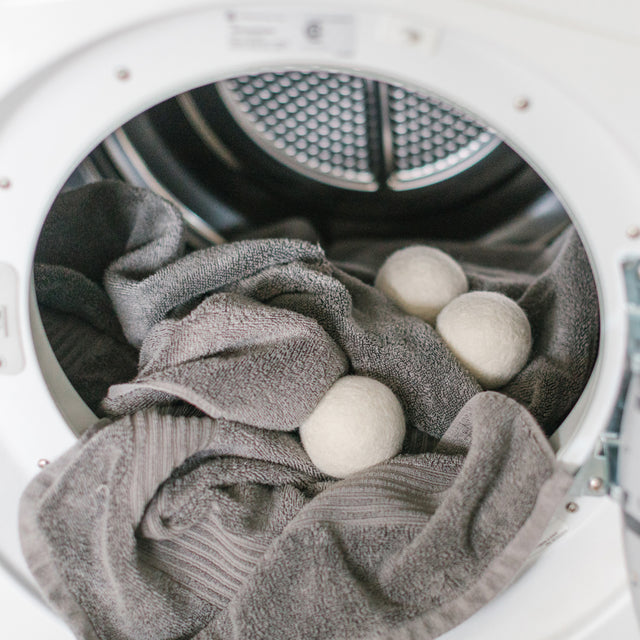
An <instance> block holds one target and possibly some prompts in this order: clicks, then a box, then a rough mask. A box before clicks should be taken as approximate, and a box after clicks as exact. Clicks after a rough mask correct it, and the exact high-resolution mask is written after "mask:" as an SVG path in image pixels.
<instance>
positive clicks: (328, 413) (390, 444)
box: [300, 376, 405, 478]
mask: <svg viewBox="0 0 640 640" xmlns="http://www.w3.org/2000/svg"><path fill="white" fill-rule="evenodd" d="M404 436H405V419H404V413H403V411H402V406H401V405H400V402H399V401H398V399H397V398H396V396H395V395H394V393H393V391H391V389H389V387H387V386H386V385H384V384H382V383H381V382H378V381H377V380H373V379H372V378H367V377H363V376H345V377H343V378H340V379H339V380H338V381H337V382H336V383H335V384H334V385H333V386H332V387H330V389H329V390H328V391H327V392H326V393H325V395H324V396H323V397H322V398H321V399H320V402H319V403H318V405H317V406H316V408H315V409H314V411H313V412H312V413H311V415H310V416H309V417H308V418H307V419H306V420H305V422H304V423H303V424H302V426H301V427H300V439H301V441H302V446H303V447H304V449H305V451H306V452H307V454H308V455H309V458H311V461H312V462H313V464H314V465H315V466H316V467H317V468H318V469H319V470H320V471H322V472H323V473H326V474H327V475H330V476H333V477H335V478H344V477H346V476H348V475H350V474H352V473H355V472H356V471H360V470H362V469H366V468H367V467H370V466H372V465H374V464H378V463H379V462H383V461H384V460H388V459H389V458H392V457H393V456H395V455H396V454H398V453H400V450H401V448H402V442H403V440H404Z"/></svg>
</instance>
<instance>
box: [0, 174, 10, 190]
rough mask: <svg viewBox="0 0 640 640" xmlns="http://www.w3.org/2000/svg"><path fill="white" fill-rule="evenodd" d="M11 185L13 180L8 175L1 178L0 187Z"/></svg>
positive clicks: (5, 187) (7, 187)
mask: <svg viewBox="0 0 640 640" xmlns="http://www.w3.org/2000/svg"><path fill="white" fill-rule="evenodd" d="M10 187H11V180H9V178H7V177H6V176H3V177H2V178H0V189H9V188H10Z"/></svg>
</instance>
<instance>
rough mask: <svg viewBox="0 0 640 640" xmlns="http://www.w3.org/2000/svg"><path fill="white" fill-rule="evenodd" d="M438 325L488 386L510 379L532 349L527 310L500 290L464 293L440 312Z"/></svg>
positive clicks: (464, 361) (458, 356)
mask: <svg viewBox="0 0 640 640" xmlns="http://www.w3.org/2000/svg"><path fill="white" fill-rule="evenodd" d="M436 329H437V331H438V333H439V334H440V335H441V336H442V338H443V340H444V341H445V342H446V343H447V345H448V347H449V348H450V349H451V351H453V353H454V354H455V356H456V357H457V358H458V360H460V362H461V363H462V364H463V365H464V366H465V367H466V368H467V369H468V370H469V371H470V372H471V373H472V374H473V375H474V376H475V377H476V378H477V380H478V382H479V383H480V384H481V385H482V386H483V387H484V388H485V389H497V388H498V387H501V386H502V385H504V384H506V383H507V382H509V380H511V378H513V376H515V375H516V373H518V371H520V369H522V367H524V365H525V364H526V363H527V360H528V358H529V352H530V351H531V326H530V325H529V320H528V319H527V316H526V314H525V313H524V311H523V310H522V309H521V308H520V307H519V306H518V304H517V303H516V302H514V301H513V300H511V298H507V296H504V295H502V294H501V293H494V292H491V291H473V292H471V293H465V294H464V295H462V296H460V297H458V298H456V299H455V300H453V301H452V302H450V303H449V304H448V305H447V306H446V307H445V308H444V309H443V310H442V311H441V312H440V315H439V316H438V321H437V324H436Z"/></svg>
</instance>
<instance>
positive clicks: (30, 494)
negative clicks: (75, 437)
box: [20, 392, 570, 640]
mask: <svg viewBox="0 0 640 640" xmlns="http://www.w3.org/2000/svg"><path fill="white" fill-rule="evenodd" d="M569 481H570V478H569V477H568V476H567V475H566V474H564V473H563V472H561V471H559V470H557V469H556V468H555V462H554V456H553V453H552V451H551V449H550V447H549V445H548V443H547V442H546V440H545V438H544V436H543V434H542V433H541V431H540V429H539V427H538V426H537V424H536V423H535V421H534V420H533V419H532V418H531V416H530V415H529V414H528V413H527V412H526V411H525V410H524V409H523V408H522V407H521V406H520V405H518V404H517V403H516V402H514V401H512V400H510V399H508V398H506V397H504V396H502V395H500V394H497V393H494V392H487V393H481V394H478V395H477V396H475V397H474V398H473V399H472V400H471V401H470V402H469V403H468V404H467V405H466V406H465V407H464V408H463V410H462V411H461V412H460V414H459V416H458V417H457V418H456V420H455V421H454V423H453V425H452V427H451V429H450V430H449V432H448V433H447V435H446V436H445V438H444V439H443V440H442V441H441V443H440V448H439V450H437V451H436V452H435V453H426V454H418V455H405V456H400V457H398V458H396V459H394V460H392V461H390V462H388V463H385V464H382V465H378V466H377V467H374V468H371V469H369V470H367V471H364V472H362V473H360V474H356V475H354V476H352V477H350V478H348V479H346V480H344V481H339V482H333V483H328V482H327V481H326V480H323V478H322V477H321V476H320V475H319V474H318V472H317V471H316V470H315V469H314V467H313V465H312V464H311V463H310V462H309V460H308V458H307V457H306V455H305V453H304V451H303V450H302V448H301V446H300V443H299V441H298V439H297V438H296V437H295V436H294V435H292V434H288V433H283V432H275V431H267V430H263V429H256V428H252V427H247V426H243V425H241V424H238V423H231V422H227V421H223V420H217V421H216V420H212V419H210V418H208V417H176V416H173V415H171V414H168V413H166V412H163V411H158V410H149V411H145V412H140V413H138V414H135V415H133V416H127V417H125V418H122V419H121V420H119V421H117V422H115V423H113V424H106V425H99V426H98V427H96V428H94V429H92V430H90V432H88V433H87V434H86V435H85V436H84V437H83V438H82V439H81V441H80V442H79V443H78V444H77V445H76V446H75V447H74V448H73V449H72V450H71V451H69V452H68V453H67V454H66V455H64V456H63V457H62V458H60V459H59V460H57V461H55V462H54V463H52V464H51V465H50V466H49V467H47V468H46V469H44V470H43V471H42V472H41V473H40V475H38V476H37V477H36V479H35V480H34V481H33V482H32V483H31V484H30V486H29V487H28V489H27V491H26V492H25V494H24V496H23V499H22V504H21V514H20V523H21V535H22V542H23V547H24V550H25V555H26V558H27V561H28V563H29V565H30V567H31V570H32V571H33V574H34V576H35V577H36V578H37V580H38V581H39V583H40V584H41V586H42V588H43V590H44V592H45V595H46V596H47V598H48V599H49V601H50V602H51V603H52V604H53V605H54V606H55V607H56V609H57V610H58V611H60V613H61V614H62V615H63V616H64V617H65V618H66V620H67V621H68V622H69V624H70V625H71V627H72V628H73V629H74V631H75V632H76V634H77V635H78V636H79V637H81V638H86V639H90V640H94V639H96V638H100V639H101V640H125V639H127V640H132V639H136V640H163V639H166V640H178V639H184V638H192V637H197V638H198V639H200V640H204V639H205V638H206V639H214V638H215V639H216V640H246V638H255V639H267V638H268V639H270V640H285V639H287V638H291V639H292V640H293V639H294V638H295V639H298V638H305V639H309V640H311V639H318V640H330V639H337V638H340V639H343V640H347V639H349V640H351V639H354V640H355V639H356V638H377V637H380V638H397V639H404V638H414V637H420V638H425V639H426V638H432V637H435V636H436V635H438V634H440V633H442V632H444V631H445V630H446V629H448V628H450V627H452V626H454V625H455V624H457V623H459V622H460V621H462V620H463V619H465V618H466V617H468V616H469V615H471V614H472V613H473V612H474V611H475V610H476V609H478V608H479V607H481V606H482V605H483V604H484V603H486V602H487V601H488V600H489V599H490V598H491V597H493V596H494V595H495V594H496V593H497V592H498V591H500V590H501V589H503V588H504V587H505V586H506V585H507V584H508V583H509V581H510V580H511V579H512V578H513V577H514V575H515V574H516V572H517V571H518V569H519V568H520V567H521V565H522V563H523V562H524V561H525V559H526V558H527V556H528V554H529V553H530V552H531V551H532V550H533V548H534V547H535V545H536V543H537V541H538V538H539V537H540V535H541V533H542V531H543V530H544V527H545V525H546V522H547V520H548V518H549V517H550V516H551V514H552V512H553V510H554V509H555V508H556V506H557V505H558V502H559V501H560V500H561V498H562V495H563V493H564V491H565V490H566V488H567V486H568V483H569Z"/></svg>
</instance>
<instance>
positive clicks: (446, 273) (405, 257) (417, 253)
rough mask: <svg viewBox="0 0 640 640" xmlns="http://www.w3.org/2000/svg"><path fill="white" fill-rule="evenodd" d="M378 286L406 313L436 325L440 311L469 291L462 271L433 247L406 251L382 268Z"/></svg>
mask: <svg viewBox="0 0 640 640" xmlns="http://www.w3.org/2000/svg"><path fill="white" fill-rule="evenodd" d="M375 286H376V288H377V289H379V290H380V291H382V292H383V293H384V294H385V295H386V296H387V297H389V298H391V300H393V302H395V303H396V305H397V306H398V307H400V308H401V309H402V310H403V311H406V312H407V313H410V314H411V315H414V316H418V317H419V318H422V319H423V320H425V321H426V322H430V323H432V324H433V323H434V322H435V320H436V317H437V315H438V313H439V312H440V310H441V309H442V308H443V307H444V306H445V305H446V304H447V303H448V302H450V301H451V300H453V299H454V298H455V297H457V296H459V295H461V294H463V293H465V292H466V291H467V290H468V289H469V285H468V283H467V276H466V275H465V273H464V271H463V270H462V267H461V266H460V265H459V264H458V263H457V262H456V261H455V260H454V259H453V258H452V257H451V256H449V255H447V254H446V253H444V252H443V251H440V249H435V248H433V247H425V246H422V245H418V246H413V247H406V248H404V249H400V250H399V251H396V252H395V253H392V254H391V255H390V256H389V257H388V258H387V259H386V261H385V262H384V264H383V265H382V266H381V267H380V270H379V271H378V274H377V276H376V280H375Z"/></svg>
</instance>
